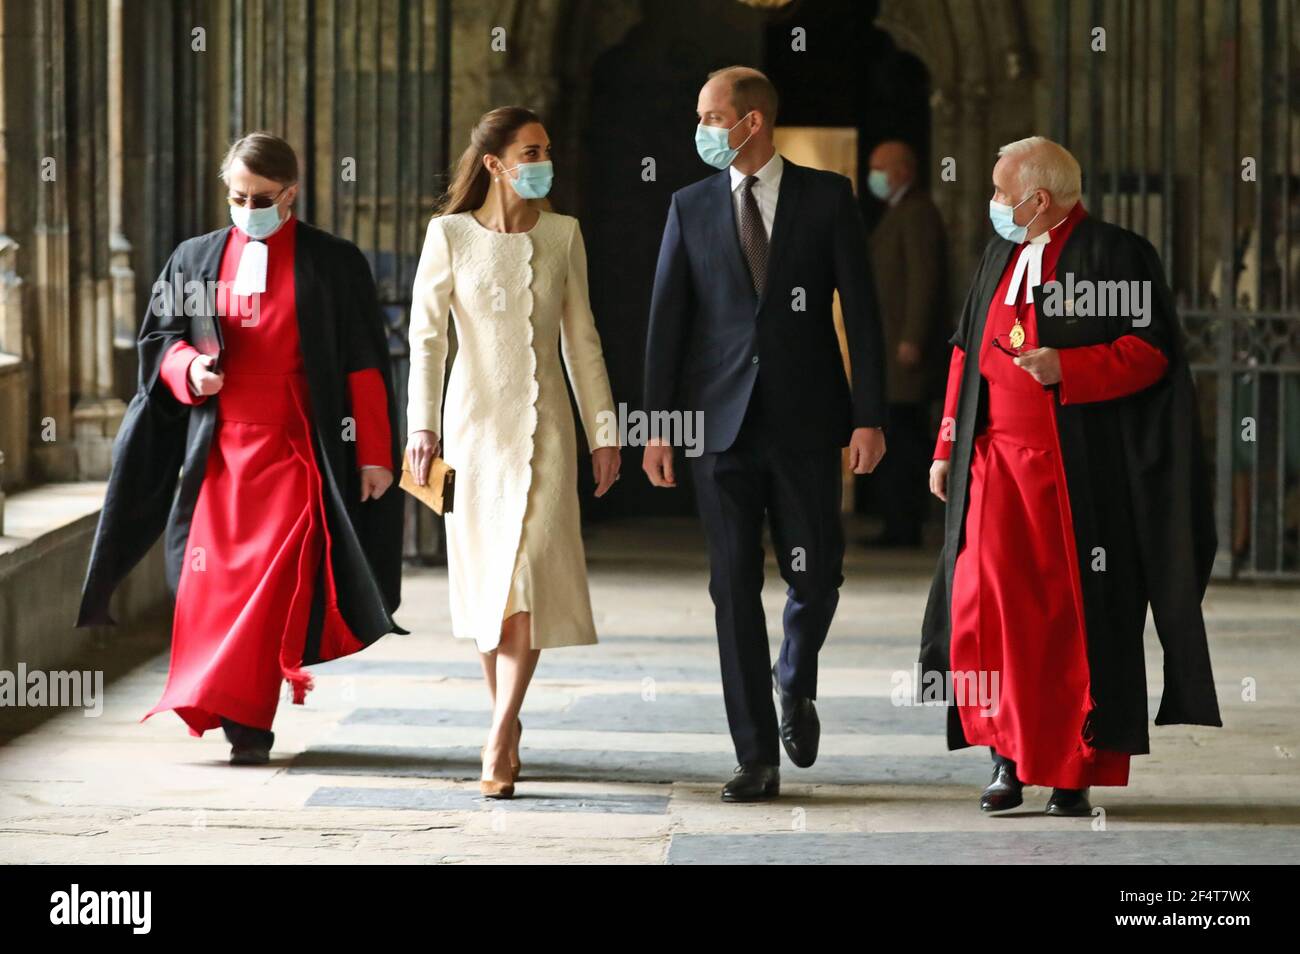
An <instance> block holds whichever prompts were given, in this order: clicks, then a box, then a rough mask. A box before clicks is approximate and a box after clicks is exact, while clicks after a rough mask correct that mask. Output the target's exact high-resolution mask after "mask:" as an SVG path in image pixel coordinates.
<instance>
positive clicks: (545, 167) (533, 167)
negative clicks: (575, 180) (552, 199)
mask: <svg viewBox="0 0 1300 954" xmlns="http://www.w3.org/2000/svg"><path fill="white" fill-rule="evenodd" d="M512 172H513V173H515V175H513V176H512V175H511V174H510V173H512ZM554 178H555V170H554V168H553V167H552V165H551V160H549V159H543V160H541V161H540V162H521V163H519V165H517V166H513V167H511V168H509V169H507V170H506V181H508V182H509V183H510V186H511V188H513V189H514V190H515V192H517V193H518V194H519V197H520V198H523V199H543V198H545V197H546V193H548V192H550V191H551V180H552V179H554Z"/></svg>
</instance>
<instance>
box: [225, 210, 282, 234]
mask: <svg viewBox="0 0 1300 954" xmlns="http://www.w3.org/2000/svg"><path fill="white" fill-rule="evenodd" d="M230 221H232V222H234V223H235V225H236V226H238V227H239V228H240V229H242V230H243V232H244V234H245V235H247V236H248V237H249V238H251V239H257V240H258V241H261V240H263V239H267V238H270V236H271V233H273V232H274V231H275V230H276V229H278V228H279V227H280V225H281V220H280V207H279V206H278V205H273V206H270V207H269V208H265V209H245V208H242V207H241V206H238V205H232V206H231V207H230Z"/></svg>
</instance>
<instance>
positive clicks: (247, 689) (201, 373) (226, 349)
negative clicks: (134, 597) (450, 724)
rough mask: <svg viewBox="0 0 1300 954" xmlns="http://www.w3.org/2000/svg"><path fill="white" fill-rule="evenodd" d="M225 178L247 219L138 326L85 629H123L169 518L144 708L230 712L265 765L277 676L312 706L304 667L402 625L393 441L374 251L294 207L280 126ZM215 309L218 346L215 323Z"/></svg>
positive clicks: (169, 286) (242, 749) (191, 714)
mask: <svg viewBox="0 0 1300 954" xmlns="http://www.w3.org/2000/svg"><path fill="white" fill-rule="evenodd" d="M221 175H222V179H223V180H224V182H225V183H226V186H227V189H228V201H229V204H230V208H231V219H232V222H233V224H232V225H231V226H229V227H227V228H224V229H220V230H218V231H216V232H212V233H209V234H208V235H204V236H200V237H198V238H194V239H190V240H188V241H186V242H183V243H182V244H181V245H180V246H179V247H178V248H177V249H176V251H175V252H174V253H173V254H172V256H171V258H170V260H169V261H168V263H167V265H166V266H165V267H164V269H163V273H162V275H161V276H160V277H159V282H158V284H157V285H155V288H154V295H153V299H152V300H151V302H150V308H149V311H148V313H147V314H146V317H145V320H144V324H143V326H142V328H141V331H140V338H139V354H140V388H139V391H138V393H137V394H136V396H135V398H134V399H133V400H132V402H131V406H130V409H129V410H128V412H127V414H126V417H125V419H124V422H123V425H122V429H121V431H120V432H119V435H118V438H117V443H116V446H115V450H114V465H113V472H112V475H111V476H110V479H109V487H108V492H107V495H106V499H105V505H104V510H103V511H102V514H101V517H100V524H99V528H98V531H97V534H96V540H95V544H94V548H93V550H92V553H91V560H90V567H89V570H88V572H87V577H86V584H85V589H84V593H83V602H82V609H81V616H80V619H79V620H78V625H91V624H102V623H107V622H111V618H110V617H109V616H108V613H107V607H108V598H109V596H110V594H111V593H112V590H113V589H114V588H115V586H116V585H117V583H118V582H119V581H120V580H121V578H122V577H123V576H125V574H126V572H127V571H129V570H130V568H131V566H133V565H134V564H135V563H136V562H137V561H138V560H139V558H140V557H141V556H142V555H143V554H144V552H145V551H147V549H148V548H149V546H150V545H151V544H152V543H153V541H154V540H155V539H156V538H157V536H158V535H159V533H160V532H161V531H162V530H163V529H164V523H165V530H166V541H167V543H166V549H167V554H166V555H167V564H168V575H169V580H170V582H171V583H172V584H173V587H174V589H175V593H176V611H175V617H174V622H173V628H172V654H171V669H170V673H169V676H168V679H167V686H166V689H165V691H164V692H163V696H162V699H161V700H160V701H159V702H158V704H157V705H156V706H154V708H153V709H152V710H150V711H149V712H148V713H147V714H146V715H145V716H144V718H146V719H147V718H148V717H149V716H151V715H153V714H154V713H156V712H161V711H164V710H168V709H170V710H173V711H175V712H176V714H177V715H178V716H180V718H181V719H182V720H184V721H185V723H186V724H187V725H188V727H189V730H190V732H191V734H193V735H202V734H203V732H205V731H206V730H208V729H213V728H216V727H217V726H221V727H222V728H223V729H224V731H225V733H226V736H227V738H228V740H229V741H230V743H231V762H232V763H234V764H256V763H263V762H266V761H267V760H268V758H269V754H270V749H271V745H272V743H273V741H274V733H272V732H271V723H272V720H273V719H274V717H275V712H276V708H277V705H278V702H279V697H280V691H281V686H282V685H287V686H288V687H289V689H290V690H291V693H292V699H293V702H294V703H296V704H301V703H302V702H303V699H304V697H305V695H306V693H307V691H308V690H309V689H310V688H311V685H312V680H311V677H310V675H309V674H308V673H307V671H306V670H305V669H304V668H303V667H304V666H305V665H307V664H309V663H313V662H321V661H324V660H328V659H335V658H338V657H340V656H344V655H347V654H349V653H352V652H356V651H357V650H359V649H362V648H363V647H364V646H366V645H367V644H369V643H371V642H373V641H374V640H375V639H377V638H378V637H379V636H381V635H383V634H384V633H388V632H394V631H398V632H401V631H402V630H401V629H400V628H399V627H398V626H397V625H396V624H395V623H394V622H393V619H392V612H393V611H394V610H395V609H396V607H397V605H398V601H399V592H400V590H399V587H400V575H401V563H400V548H401V500H400V495H399V494H396V493H387V491H388V489H389V486H390V485H391V484H392V482H393V466H394V461H395V460H397V459H398V457H397V455H398V453H399V451H398V446H397V439H396V437H397V435H395V434H394V428H393V421H394V420H395V415H394V401H393V386H392V380H391V373H390V370H389V362H388V353H387V344H386V336H385V333H384V326H383V319H382V316H381V314H380V310H379V306H378V300H377V297H376V294H375V287H374V282H373V279H372V277H371V274H370V269H369V266H368V264H367V263H366V260H365V258H364V257H363V256H362V254H361V253H360V251H359V250H358V249H357V248H356V247H355V246H354V245H352V244H350V243H348V242H345V241H343V240H341V239H338V238H335V237H333V236H330V235H328V234H326V233H324V232H321V231H319V230H317V229H314V228H312V227H311V226H308V225H306V224H304V223H302V222H299V221H298V220H297V218H296V217H295V216H294V215H293V212H292V206H293V202H294V199H295V197H296V195H297V191H298V185H297V182H298V164H297V157H296V156H295V154H294V152H293V149H292V147H290V146H289V144H288V143H286V142H285V141H284V140H282V139H279V138H277V137H275V136H271V135H269V134H266V133H253V134H251V135H248V136H245V137H244V138H242V139H240V140H239V141H238V142H236V143H235V144H234V145H233V146H231V148H230V151H229V153H228V154H227V156H226V159H225V162H224V163H223V165H222V170H221ZM213 319H215V324H216V325H217V326H218V327H219V329H220V340H219V344H220V350H219V352H218V353H214V348H213V346H212V342H213V340H214V338H213V335H212V334H207V335H204V334H201V333H199V329H202V328H211V327H212V321H213ZM204 320H206V321H207V322H208V323H207V324H205V323H204ZM200 347H201V348H203V350H202V351H200V350H199V349H200ZM178 470H180V471H182V472H181V475H180V477H179V480H178V479H177V472H178ZM178 485H179V487H178Z"/></svg>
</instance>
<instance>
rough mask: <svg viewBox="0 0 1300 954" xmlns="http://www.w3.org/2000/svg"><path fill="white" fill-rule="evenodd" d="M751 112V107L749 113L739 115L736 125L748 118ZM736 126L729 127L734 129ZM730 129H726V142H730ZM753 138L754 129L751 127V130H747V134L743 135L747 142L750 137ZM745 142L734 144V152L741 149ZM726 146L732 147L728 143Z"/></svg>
mask: <svg viewBox="0 0 1300 954" xmlns="http://www.w3.org/2000/svg"><path fill="white" fill-rule="evenodd" d="M752 112H753V110H752V109H751V110H750V111H749V113H745V115H744V116H741V117H740V119H738V120H737V121H736V126H739V125H740V124H741V123H743V122H744V121H745V120H746V119H748V118H749V114H750V113H752ZM736 126H732V127H731V129H735V128H736ZM731 129H728V130H727V137H728V142H730V137H731ZM753 138H754V131H753V130H752V129H751V130H750V131H749V135H748V136H746V137H745V142H749V141H750V140H751V139H753ZM745 142H742V143H741V144H740V145H739V146H736V147H735V150H736V152H740V150H742V149H744V148H745ZM727 148H728V149H730V148H732V147H731V146H730V145H728V146H727Z"/></svg>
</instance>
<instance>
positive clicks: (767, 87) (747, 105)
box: [709, 66, 777, 126]
mask: <svg viewBox="0 0 1300 954" xmlns="http://www.w3.org/2000/svg"><path fill="white" fill-rule="evenodd" d="M715 76H725V77H727V78H728V79H730V80H731V105H732V106H734V107H736V115H737V116H740V117H743V116H746V115H748V114H749V113H750V112H757V113H762V114H763V118H764V119H765V120H767V124H768V126H775V125H776V107H777V95H776V87H775V86H773V85H772V81H771V80H770V79H768V78H767V77H766V76H765V75H764V74H763V73H760V72H759V71H758V70H756V69H754V68H753V67H752V66H724V67H723V68H722V69H720V70H714V71H713V72H712V73H710V74H709V79H713V78H714V77H715Z"/></svg>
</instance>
